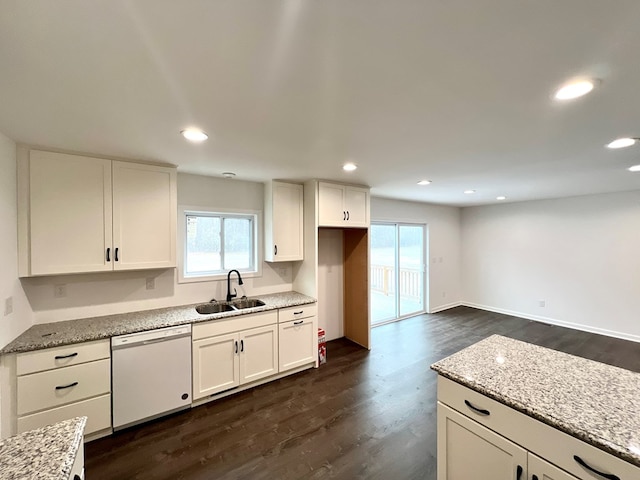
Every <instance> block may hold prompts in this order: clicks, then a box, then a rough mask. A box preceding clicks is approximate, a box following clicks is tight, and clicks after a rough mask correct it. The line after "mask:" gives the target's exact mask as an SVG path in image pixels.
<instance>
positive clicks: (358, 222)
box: [318, 182, 369, 228]
mask: <svg viewBox="0 0 640 480" xmlns="http://www.w3.org/2000/svg"><path fill="white" fill-rule="evenodd" d="M318 225H319V226H320V227H343V228H344V227H364V228H367V227H369V189H368V188H363V187H352V186H350V185H341V184H337V183H327V182H318Z"/></svg>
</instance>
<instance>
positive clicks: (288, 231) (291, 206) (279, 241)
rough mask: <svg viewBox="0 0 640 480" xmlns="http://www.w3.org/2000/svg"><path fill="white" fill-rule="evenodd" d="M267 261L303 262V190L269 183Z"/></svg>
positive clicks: (266, 202) (267, 196) (265, 200)
mask: <svg viewBox="0 0 640 480" xmlns="http://www.w3.org/2000/svg"><path fill="white" fill-rule="evenodd" d="M264 191H265V199H264V208H265V260H266V261H267V262H290V261H294V260H302V259H303V252H304V249H303V187H302V185H299V184H295V183H286V182H277V181H271V182H267V183H266V184H265V189H264Z"/></svg>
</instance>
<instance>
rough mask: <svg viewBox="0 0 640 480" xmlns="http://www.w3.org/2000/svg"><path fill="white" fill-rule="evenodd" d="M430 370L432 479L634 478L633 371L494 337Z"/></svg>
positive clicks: (638, 427)
mask: <svg viewBox="0 0 640 480" xmlns="http://www.w3.org/2000/svg"><path fill="white" fill-rule="evenodd" d="M431 368H432V369H433V370H435V371H436V372H438V374H439V378H438V479H439V480H445V479H446V480H457V479H458V478H460V479H462V478H464V476H465V475H468V474H469V472H474V473H475V474H474V476H473V478H476V479H478V478H480V479H483V478H491V479H492V480H496V479H499V478H505V479H521V480H524V479H525V478H526V479H533V480H535V479H536V478H538V479H540V480H542V479H547V478H548V479H553V480H557V479H576V478H578V479H589V480H591V479H608V480H616V479H619V480H635V479H639V478H640V415H639V414H638V412H640V374H638V373H634V372H630V371H628V370H624V369H621V368H617V367H612V366H609V365H605V364H602V363H598V362H594V361H591V360H586V359H583V358H580V357H575V356H573V355H568V354H565V353H561V352H557V351H554V350H550V349H547V348H543V347H539V346H536V345H531V344H528V343H524V342H520V341H517V340H513V339H510V338H506V337H502V336H499V335H493V336H491V337H489V338H487V339H485V340H483V341H481V342H478V343H477V344H475V345H472V346H470V347H468V348H466V349H464V350H461V351H460V352H458V353H456V354H454V355H451V356H450V357H447V358H445V359H443V360H441V361H439V362H437V363H435V364H433V365H432V366H431ZM496 434H497V435H496ZM492 446H493V447H495V451H496V452H498V451H499V452H500V453H499V454H497V456H496V457H493V456H492V450H494V449H492ZM456 456H466V457H467V460H469V459H472V460H473V462H467V461H465V459H464V458H457V457H456ZM474 462H475V465H473V463H474ZM483 462H487V463H488V464H489V463H490V464H491V466H489V465H487V467H486V468H488V469H493V470H492V472H491V473H490V474H488V475H485V473H484V471H483V467H482V465H484V463H483ZM540 462H544V465H545V467H544V468H543V467H540V466H539V465H540ZM463 463H464V464H466V465H471V466H469V467H468V468H469V469H470V470H465V468H466V467H464V466H461V465H463ZM498 464H500V465H498ZM547 464H548V465H549V467H548V469H547V470H545V468H546V465H547ZM547 471H551V472H553V473H552V474H548V473H546V472H547ZM465 472H466V473H465ZM483 475H484V476H483ZM469 478H471V477H469Z"/></svg>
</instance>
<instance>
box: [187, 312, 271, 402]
mask: <svg viewBox="0 0 640 480" xmlns="http://www.w3.org/2000/svg"><path fill="white" fill-rule="evenodd" d="M192 337H193V350H192V355H193V382H192V383H193V399H194V400H198V399H201V398H204V397H207V396H210V395H214V394H216V393H220V392H223V391H225V390H229V389H232V388H235V387H238V386H239V385H244V384H248V383H251V382H255V381H258V380H261V379H263V378H266V377H270V376H272V375H275V374H277V373H278V312H277V311H275V310H274V311H268V312H263V313H256V314H252V315H242V316H237V317H230V318H228V319H221V320H214V321H211V322H206V323H201V324H196V325H194V326H193V330H192Z"/></svg>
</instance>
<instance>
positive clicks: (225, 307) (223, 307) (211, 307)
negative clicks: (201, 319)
mask: <svg viewBox="0 0 640 480" xmlns="http://www.w3.org/2000/svg"><path fill="white" fill-rule="evenodd" d="M234 310H237V309H236V308H233V307H232V306H231V305H229V304H228V303H203V304H202V305H198V306H197V307H196V312H198V313H200V314H202V315H211V314H214V313H222V312H233V311H234Z"/></svg>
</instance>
